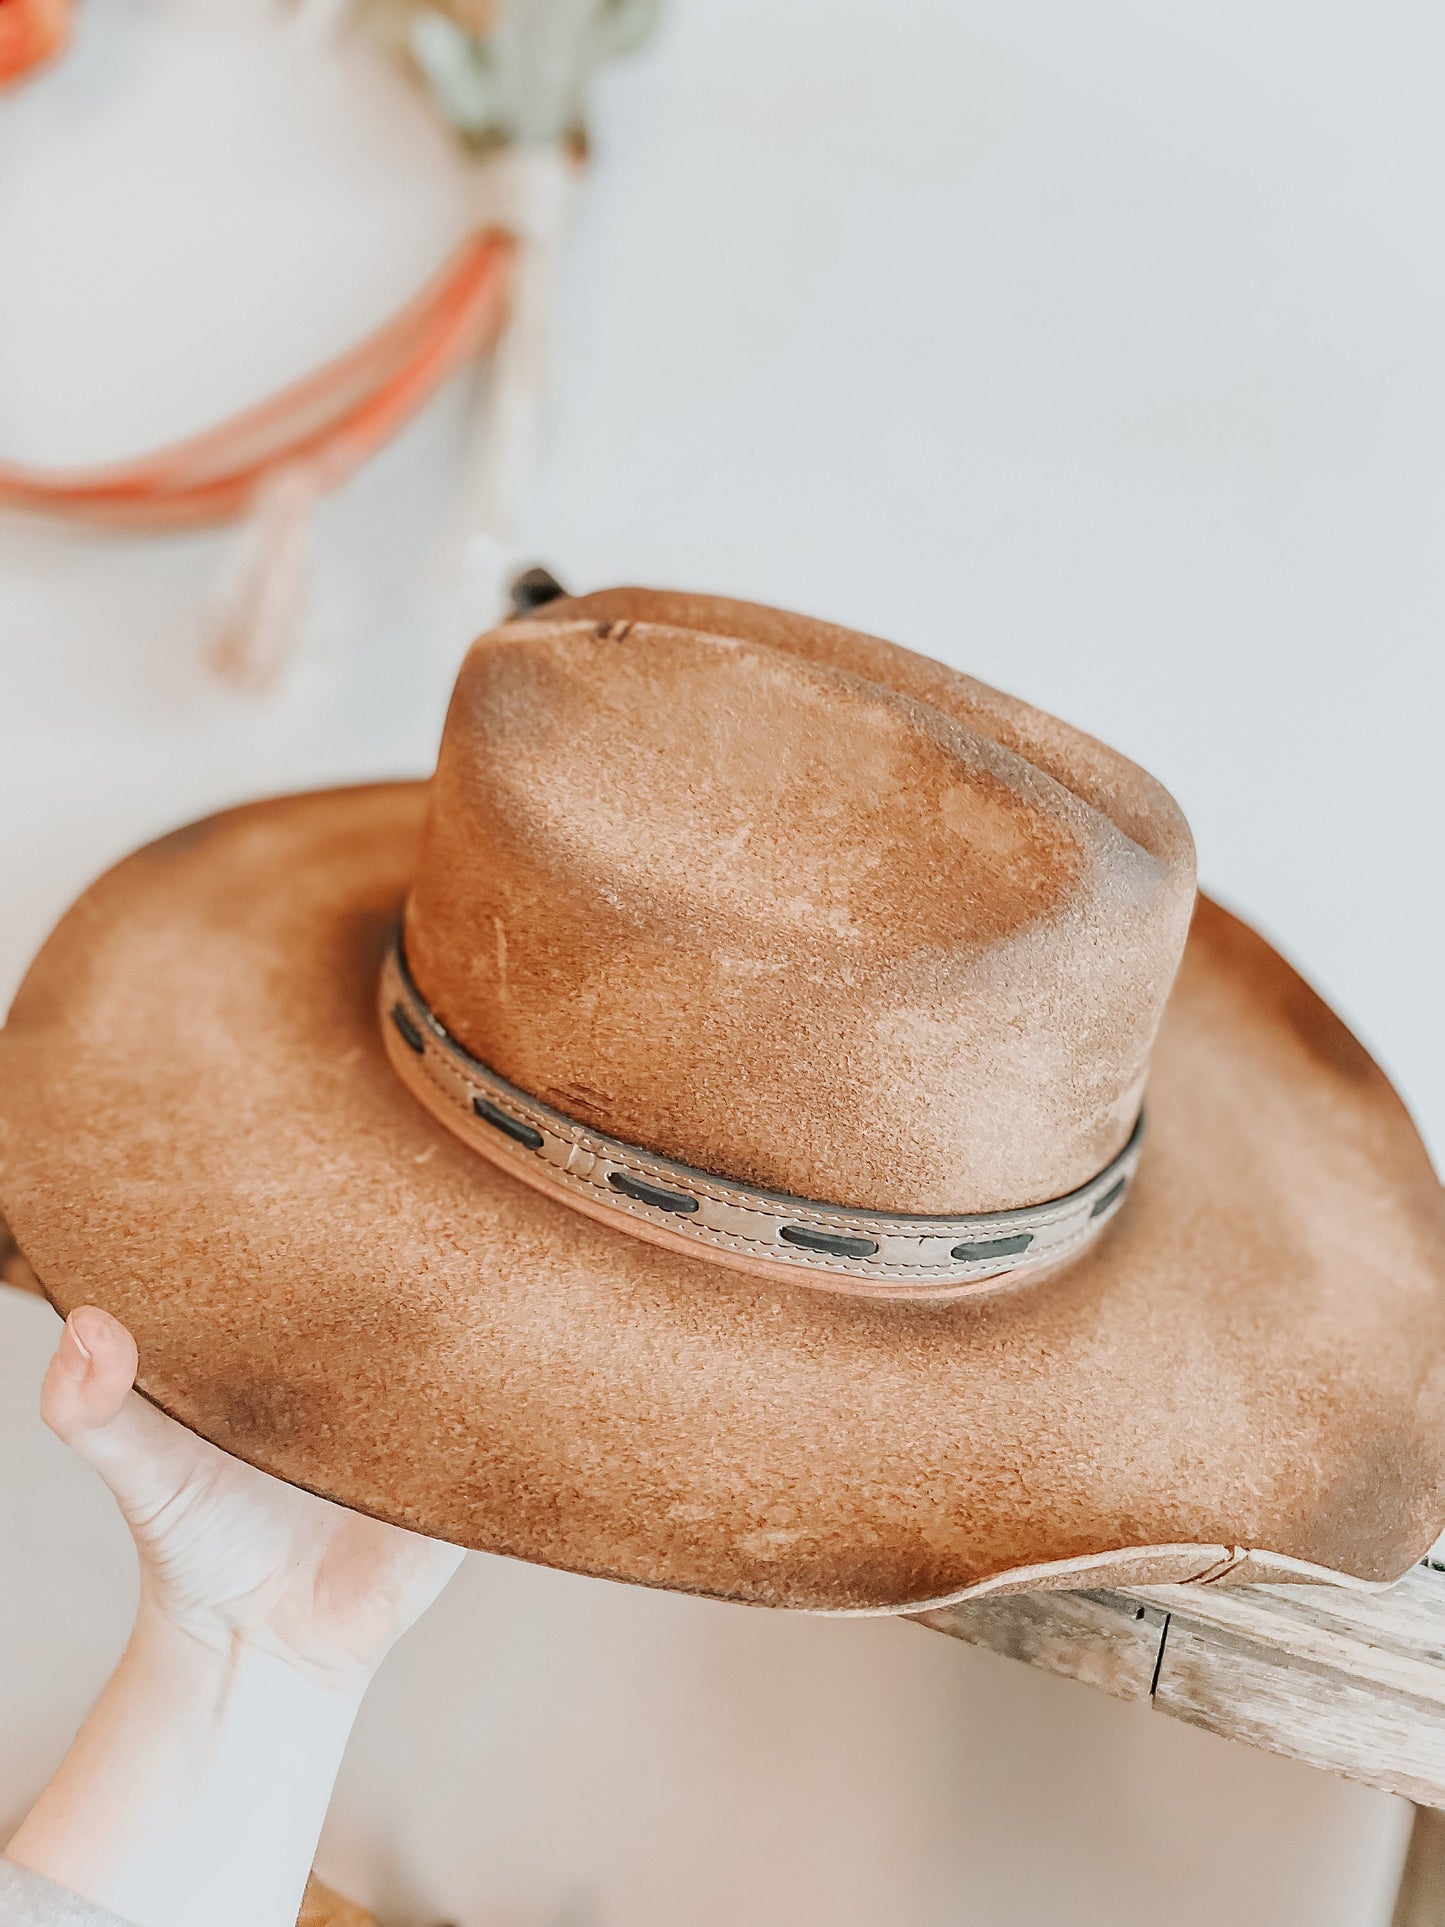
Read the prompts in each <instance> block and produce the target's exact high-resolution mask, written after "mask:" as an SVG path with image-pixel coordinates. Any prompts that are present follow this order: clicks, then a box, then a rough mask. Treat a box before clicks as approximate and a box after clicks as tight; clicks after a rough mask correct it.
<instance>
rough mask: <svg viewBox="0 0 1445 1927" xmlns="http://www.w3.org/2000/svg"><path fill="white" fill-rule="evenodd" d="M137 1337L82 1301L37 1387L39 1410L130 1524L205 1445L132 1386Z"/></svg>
mask: <svg viewBox="0 0 1445 1927" xmlns="http://www.w3.org/2000/svg"><path fill="white" fill-rule="evenodd" d="M137 1364H138V1354H137V1351H136V1342H135V1340H134V1339H133V1338H132V1337H131V1335H130V1333H129V1332H128V1331H127V1330H126V1328H125V1326H124V1325H122V1324H121V1322H120V1320H119V1319H117V1318H112V1317H111V1315H110V1313H109V1312H108V1311H101V1310H100V1308H99V1307H98V1306H96V1305H82V1306H81V1307H80V1308H79V1309H78V1310H77V1311H73V1312H72V1313H71V1314H70V1316H69V1317H68V1318H67V1319H66V1321H65V1329H64V1330H63V1331H62V1332H61V1334H60V1344H59V1346H58V1347H57V1349H56V1353H55V1356H54V1358H52V1359H51V1361H50V1366H49V1369H48V1370H47V1372H46V1374H45V1382H44V1384H43V1385H42V1386H41V1390H40V1415H41V1417H42V1418H43V1419H44V1420H45V1423H46V1424H47V1425H48V1426H49V1427H50V1429H51V1431H52V1432H54V1433H55V1435H56V1437H57V1438H60V1439H63V1440H64V1441H65V1443H66V1444H67V1445H68V1446H69V1447H70V1449H71V1450H72V1451H73V1452H74V1453H76V1454H77V1456H78V1457H80V1458H82V1459H84V1460H85V1462H86V1464H87V1465H89V1466H91V1467H92V1468H93V1469H94V1470H95V1471H96V1472H98V1473H99V1474H100V1476H101V1478H102V1479H103V1480H104V1481H105V1483H106V1484H107V1485H108V1486H109V1487H110V1489H111V1491H112V1493H113V1494H114V1495H115V1497H116V1499H117V1501H118V1502H119V1504H120V1508H121V1510H122V1512H124V1513H125V1515H126V1517H127V1518H128V1519H130V1520H131V1522H132V1524H136V1523H141V1522H144V1520H145V1519H147V1518H148V1517H149V1516H151V1515H153V1514H154V1512H155V1511H156V1510H157V1509H158V1508H159V1507H160V1506H162V1505H164V1504H165V1502H166V1500H167V1499H169V1498H170V1497H172V1496H173V1495H174V1494H175V1493H176V1492H177V1491H178V1490H179V1489H180V1487H181V1486H182V1485H183V1484H184V1483H185V1480H186V1477H187V1475H188V1473H190V1472H191V1471H192V1470H193V1469H194V1460H195V1457H196V1454H197V1452H198V1451H204V1450H205V1448H204V1447H203V1446H202V1444H201V1441H200V1440H199V1439H194V1438H192V1437H191V1435H190V1434H189V1433H188V1432H186V1431H185V1430H184V1429H183V1428H182V1427H181V1426H179V1425H177V1424H176V1422H175V1420H174V1419H169V1418H167V1417H166V1416H165V1414H164V1413H163V1412H158V1411H157V1410H156V1409H155V1408H154V1407H153V1406H150V1405H147V1404H146V1402H145V1401H144V1400H143V1399H142V1398H140V1397H139V1396H138V1395H137V1394H136V1393H135V1392H134V1391H133V1390H132V1389H131V1388H132V1387H133V1385H134V1384H135V1375H136V1367H137Z"/></svg>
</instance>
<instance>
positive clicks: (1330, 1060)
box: [0, 784, 1445, 1612]
mask: <svg viewBox="0 0 1445 1927" xmlns="http://www.w3.org/2000/svg"><path fill="white" fill-rule="evenodd" d="M424 800H425V788H424V786H422V785H420V784H400V785H384V786H376V787H370V788H365V789H355V790H340V791H328V792H323V793H319V794H315V795H305V796H295V797H286V798H282V799H279V800H276V801H273V802H268V803H262V804H256V805H252V806H249V807H247V808H244V809H240V810H235V811H231V812H228V813H226V814H224V815H221V816H218V817H212V818H210V819H208V820H207V821H205V822H203V823H200V824H196V825H194V826H192V827H191V828H189V829H186V830H182V831H178V832H177V833H176V834H174V835H173V836H170V837H167V838H165V839H163V840H162V841H161V842H159V843H156V844H153V845H152V846H150V847H149V848H148V849H145V850H143V851H140V852H138V853H137V854H136V855H134V856H132V857H130V858H128V859H127V860H126V861H125V862H123V863H122V864H120V865H119V866H118V867H117V868H116V869H114V870H113V871H111V872H110V873H109V875H107V876H106V877H104V878H103V879H102V880H101V881H100V882H99V883H97V884H96V885H94V886H93V887H92V888H91V889H90V890H89V891H88V892H87V893H86V894H85V896H84V897H82V898H81V900H80V901H79V903H78V904H77V905H76V906H75V907H74V908H73V909H72V910H71V912H70V913H69V915H68V916H67V917H66V918H65V920H64V921H63V923H62V924H61V925H60V927H59V929H58V930H57V931H56V933H55V934H54V936H53V937H52V938H51V939H50V941H49V943H48V944H47V945H46V947H45V948H44V950H43V951H42V952H41V954H40V956H39V958H38V959H37V961H36V962H35V964H34V965H33V966H32V969H31V971H30V974H29V976H28V977H27V979H26V981H25V984H24V986H23V988H22V990H21V992H20V994H19V996H18V998H17V1000H16V1003H15V1006H14V1009H13V1011H12V1013H11V1016H10V1019H9V1022H8V1024H7V1025H6V1027H5V1029H4V1030H3V1031H0V1208H3V1210H4V1213H5V1215H6V1216H7V1217H8V1219H9V1221H10V1223H11V1225H12V1226H13V1228H14V1231H15V1234H16V1236H17V1238H18V1239H19V1242H20V1245H21V1247H22V1249H23V1250H24V1252H25V1254H26V1256H27V1257H28V1259H29V1260H30V1262H31V1264H32V1265H33V1267H34V1269H35V1272H36V1273H37V1274H38V1276H39V1278H40V1280H41V1281H42V1283H43V1286H44V1288H45V1290H46V1292H47V1294H48V1295H49V1296H50V1298H51V1299H52V1301H53V1302H54V1304H55V1305H56V1306H57V1308H58V1309H59V1310H61V1311H62V1312H64V1311H68V1310H69V1309H71V1308H73V1307H74V1306H76V1305H78V1304H83V1303H95V1304H99V1305H102V1306H104V1307H106V1308H107V1309H108V1310H110V1311H112V1312H113V1313H115V1315H116V1316H117V1317H119V1318H121V1319H123V1320H124V1321H125V1322H126V1323H127V1324H128V1325H129V1326H130V1328H131V1329H132V1331H133V1332H134V1333H135V1336H136V1338H137V1341H138V1343H139V1346H140V1354H141V1361H142V1372H141V1379H140V1385H141V1389H142V1390H143V1392H144V1393H145V1395H146V1396H147V1397H149V1398H150V1399H152V1400H153V1401H154V1402H155V1403H156V1404H157V1405H159V1406H160V1407H161V1408H162V1409H164V1410H165V1411H167V1412H169V1413H171V1414H172V1415H173V1416H175V1417H176V1418H178V1419H179V1420H180V1421H181V1422H182V1423H183V1424H185V1425H187V1426H189V1427H191V1428H192V1429H193V1430H194V1431H196V1432H198V1433H200V1434H201V1435H202V1436H204V1437H205V1438H208V1439H211V1440H213V1441H214V1442H215V1443H216V1444H218V1445H220V1446H223V1447H224V1448H225V1449H226V1450H228V1451H230V1452H232V1453H235V1454H236V1455H237V1456H238V1457H240V1458H242V1459H245V1460H248V1461H250V1462H251V1463H253V1464H255V1465H257V1466H260V1467H262V1468H263V1469H264V1470H266V1471H268V1472H271V1473H274V1474H275V1475H276V1476H277V1477H279V1478H282V1479H285V1480H288V1481H290V1482H291V1483H293V1484H296V1485H299V1486H304V1487H306V1488H308V1489H309V1490H312V1491H315V1492H319V1493H321V1494H323V1495H325V1496H326V1497H329V1498H332V1499H335V1500H337V1501H339V1502H340V1503H342V1504H344V1505H347V1506H350V1507H353V1508H355V1509H357V1510H359V1511H362V1512H367V1513H371V1514H374V1515H376V1516H377V1517H380V1518H384V1519H388V1520H392V1521H394V1522H396V1523H399V1524H402V1525H405V1526H408V1527H410V1528H412V1529H413V1530H415V1531H418V1532H422V1533H426V1534H429V1535H432V1536H434V1537H438V1538H443V1539H448V1540H451V1541H454V1542H456V1543H458V1544H461V1545H466V1546H472V1547H478V1548H482V1549H485V1550H488V1551H492V1552H499V1553H505V1554H509V1555H512V1556H515V1557H519V1558H524V1559H529V1560H534V1561H538V1562H540V1563H542V1564H546V1565H554V1566H561V1567H566V1568H568V1569H571V1570H573V1571H578V1572H586V1573H592V1574H599V1575H603V1576H606V1577H609V1578H614V1579H624V1580H631V1581H636V1582H640V1583H643V1584H648V1585H655V1586H666V1587H671V1588H676V1589H680V1590H684V1591H689V1592H698V1593H707V1594H712V1595H716V1596H719V1597H723V1598H728V1599H734V1600H742V1601H748V1602H753V1603H758V1604H767V1605H775V1606H790V1607H799V1608H805V1609H810V1610H815V1611H843V1612H898V1611H904V1610H918V1609H920V1608H922V1607H925V1606H931V1605H936V1604H941V1603H944V1602H946V1601H949V1600H953V1599H957V1598H960V1597H963V1596H965V1595H967V1594H968V1593H970V1592H976V1591H982V1590H1007V1589H1021V1588H1026V1587H1028V1588H1032V1587H1037V1586H1041V1585H1058V1586H1084V1585H1091V1584H1106V1583H1107V1584H1114V1585H1117V1584H1127V1583H1134V1584H1148V1583H1162V1582H1167V1581H1175V1580H1184V1579H1200V1578H1208V1579H1212V1580H1218V1579H1220V1578H1226V1579H1235V1580H1237V1579H1243V1578H1251V1579H1260V1578H1275V1579H1298V1578H1333V1579H1337V1580H1344V1581H1354V1582H1357V1583H1379V1582H1384V1581H1388V1580H1390V1579H1393V1578H1396V1577H1398V1576H1399V1575H1400V1574H1401V1573H1402V1572H1403V1571H1404V1570H1405V1569H1406V1568H1407V1567H1408V1566H1409V1565H1410V1564H1411V1563H1412V1562H1413V1561H1414V1560H1416V1559H1418V1558H1419V1557H1420V1556H1421V1555H1422V1554H1423V1553H1424V1552H1425V1550H1426V1549H1427V1548H1428V1547H1429V1545H1430V1544H1431V1542H1432V1541H1433V1539H1434V1537H1435V1535H1436V1534H1437V1532H1438V1531H1439V1529H1440V1526H1441V1524H1442V1523H1445V1211H1442V1202H1441V1192H1440V1187H1439V1185H1438V1183H1437V1181H1436V1179H1435V1176H1434V1173H1433V1171H1432V1170H1431V1167H1430V1164H1429V1161H1428V1159H1427V1157H1426V1155H1425V1152H1424V1150H1423V1148H1422V1146H1421V1144H1420V1141H1419V1138H1418V1136H1417V1134H1416V1132H1415V1130H1414V1128H1413V1126H1412V1125H1411V1123H1410V1120H1409V1118H1408V1116H1407V1114H1406V1113H1405V1111H1404V1109H1403V1107H1402V1106H1401V1104H1400V1102H1399V1100H1398V1098H1397V1097H1396V1096H1395V1094H1394V1092H1393V1091H1392V1089H1391V1087H1390V1085H1389V1083H1388V1082H1387V1080H1386V1079H1385V1077H1384V1076H1383V1074H1382V1073H1381V1072H1380V1070H1379V1069H1378V1068H1377V1067H1376V1065H1375V1064H1374V1063H1373V1062H1372V1061H1371V1060H1370V1058H1369V1057H1368V1056H1367V1055H1366V1053H1365V1052H1364V1050H1363V1049H1362V1048H1361V1047H1360V1045H1359V1044H1358V1043H1356V1041H1355V1040H1354V1038H1353V1037H1351V1036H1350V1034H1349V1033H1348V1032H1347V1031H1346V1030H1345V1028H1344V1027H1343V1025H1342V1024H1340V1022H1339V1020H1338V1019H1337V1018H1335V1017H1334V1016H1333V1014H1332V1013H1331V1012H1330V1011H1329V1010H1328V1009H1327V1008H1326V1007H1325V1006H1324V1005H1323V1004H1322V1003H1321V1002H1320V1000H1319V999H1318V998H1317V997H1316V996H1315V995H1314V993H1313V992H1312V991H1310V990H1309V989H1308V988H1307V987H1306V986H1305V985H1304V984H1303V983H1302V982H1301V980H1300V979H1299V978H1298V977H1297V976H1296V975H1295V973H1294V972H1293V971H1292V970H1291V969H1290V968H1289V966H1288V965H1287V964H1285V963H1284V962H1283V961H1282V960H1281V959H1280V958H1279V957H1278V956H1277V955H1276V954H1275V952H1274V951H1272V950H1271V949H1270V948H1269V946H1268V945H1267V944H1266V943H1265V942H1264V941H1263V940H1262V939H1261V938H1260V937H1258V936H1256V935H1255V934H1254V933H1253V932H1251V931H1250V930H1248V929H1247V928H1246V927H1245V926H1244V925H1242V924H1241V923H1239V922H1238V921H1237V920H1236V919H1234V918H1233V917H1231V916H1229V915H1228V914H1227V913H1225V912H1224V911H1222V910H1220V909H1219V908H1218V907H1217V906H1215V905H1213V904H1210V903H1209V902H1207V901H1204V900H1201V902H1200V905H1199V910H1198V913H1197V915H1196V918H1195V923H1194V927H1193V931H1192V934H1191V937H1190V940H1189V944H1188V948H1187V952H1186V956H1185V960H1184V964H1183V968H1182V970H1181V973H1180V977H1179V980H1178V983H1177V985H1176V988H1175V990H1174V992H1173V995H1172V998H1171V1001H1170V1004H1169V1007H1168V1011H1167V1014H1166V1017H1165V1021H1164V1025H1163V1029H1162V1032H1161V1035H1160V1038H1159V1043H1158V1047H1157V1051H1156V1055H1155V1059H1154V1063H1153V1067H1152V1071H1151V1077H1150V1085H1149V1096H1148V1106H1149V1129H1148V1138H1147V1141H1146V1145H1145V1151H1144V1156H1143V1160H1142V1164H1141V1167H1140V1171H1139V1175H1138V1178H1137V1179H1136V1181H1135V1185H1134V1188H1133V1193H1132V1196H1131V1197H1130V1199H1129V1200H1128V1202H1127V1204H1126V1206H1125V1207H1124V1209H1123V1210H1122V1211H1121V1213H1120V1214H1119V1216H1118V1218H1117V1220H1116V1221H1115V1222H1114V1223H1113V1224H1112V1225H1111V1226H1110V1227H1109V1229H1108V1230H1107V1231H1106V1233H1105V1234H1104V1235H1103V1237H1102V1239H1101V1240H1100V1242H1099V1244H1098V1245H1097V1246H1096V1247H1095V1248H1094V1249H1093V1250H1092V1251H1091V1252H1090V1253H1089V1254H1088V1255H1086V1256H1085V1257H1084V1258H1082V1259H1080V1260H1079V1261H1078V1262H1077V1263H1076V1264H1074V1265H1073V1266H1072V1267H1071V1268H1070V1269H1068V1270H1067V1271H1065V1272H1063V1273H1062V1274H1059V1275H1056V1276H1054V1277H1051V1278H1049V1279H1047V1280H1045V1281H1043V1282H1040V1283H1039V1284H1038V1285H1037V1286H1034V1287H1030V1288H1023V1289H1020V1290H1019V1291H1017V1292H1014V1293H1004V1294H1001V1295H999V1296H998V1297H995V1298H990V1299H985V1300H982V1301H979V1302H963V1303H959V1304H953V1305H937V1306H929V1305H894V1304H879V1303H875V1302H871V1301H867V1300H857V1299H850V1298H845V1297H838V1296H834V1295H829V1294H823V1293H819V1292H816V1291H813V1290H810V1289H808V1288H807V1286H806V1285H798V1284H791V1283H773V1282H769V1281H767V1280H763V1279H756V1278H750V1277H747V1276H745V1275H742V1274H739V1273H738V1272H736V1271H734V1270H730V1269H725V1268H723V1267H721V1266H717V1265H714V1264H710V1263H709V1262H707V1261H706V1260H704V1259H700V1258H694V1257H687V1256H683V1255H681V1254H677V1253H674V1252H671V1251H668V1250H665V1249H661V1248H659V1247H657V1246H655V1245H653V1244H649V1243H646V1242H643V1241H641V1240H638V1239H635V1238H632V1237H629V1236H627V1235H626V1234H624V1233H620V1232H617V1231H615V1230H612V1229H609V1228H607V1227H605V1226H603V1225H600V1224H598V1223H595V1222H593V1221H592V1220H591V1219H589V1218H586V1217H583V1216H580V1215H578V1214H577V1213H576V1212H574V1211H572V1210H570V1209H568V1208H567V1207H566V1206H565V1205H562V1204H559V1203H556V1202H554V1201H552V1200H551V1199H549V1198H547V1197H544V1196H543V1195H541V1194H540V1193H538V1192H537V1191H535V1190H532V1189H530V1188H528V1187H527V1186H524V1185H522V1184H519V1183H518V1182H517V1181H516V1180H515V1179H513V1178H511V1177H509V1176H507V1175H506V1174H505V1173H504V1172H503V1171H501V1170H499V1169H497V1168H496V1167H495V1166H493V1165H492V1164H490V1163H489V1162H487V1161H485V1160H484V1159H482V1158H480V1157H478V1156H476V1155H475V1154H474V1153H473V1152H470V1151H469V1150H467V1149H466V1147H464V1146H463V1145H462V1144H461V1143H459V1142H458V1141H457V1140H456V1139H454V1138H453V1137H452V1136H451V1135H450V1134H449V1133H448V1132H447V1131H446V1130H445V1129H444V1128H443V1127H442V1126H441V1125H439V1124H438V1123H437V1122H436V1121H435V1120H434V1119H433V1118H432V1117H431V1116H429V1115H428V1114H427V1112H425V1111H424V1110H423V1109H422V1108H421V1107H420V1106H419V1105H418V1104H417V1103H416V1102H415V1101H414V1100H413V1099H412V1098H411V1097H410V1096H409V1095H408V1094H407V1093H406V1091H405V1090H404V1089H402V1087H401V1086H400V1084H399V1083H398V1082H397V1080H396V1078H395V1076H394V1075H393V1073H392V1072H391V1070H390V1069H389V1067H388V1065H387V1061H386V1058H385V1055H384V1052H383V1048H382V1043H381V1039H380V1035H379V1032H378V1025H377V1015H376V1003H375V987H376V975H377V970H378V968H379V965H380V962H381V958H382V954H383V951H384V947H385V945H386V943H387V941H388V939H389V937H390V935H391V934H392V932H393V930H394V929H395V927H396V923H397V919H398V916H399V912H400V908H401V903H402V899H403V896H404V894H405V891H406V888H407V885H408V881H409V878H410V876H411V873H412V869H413V865H414V861H415V856H416V848H417V842H418V836H419V831H420V824H421V815H422V810H423V806H424ZM685 1021H686V1016H685V1014H683V1013H680V1014H679V1022H685Z"/></svg>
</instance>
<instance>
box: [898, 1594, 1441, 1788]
mask: <svg viewBox="0 0 1445 1927" xmlns="http://www.w3.org/2000/svg"><path fill="white" fill-rule="evenodd" d="M917 1620H918V1624H919V1625H922V1626H929V1627H932V1628H933V1629H934V1631H936V1632H941V1633H948V1634H949V1635H950V1636H951V1637H952V1638H954V1639H963V1640H967V1641H968V1642H969V1644H970V1645H973V1646H986V1647H988V1649H989V1650H990V1651H991V1652H995V1653H1002V1654H1004V1655H1005V1656H1006V1657H1007V1658H1009V1659H1021V1660H1023V1661H1025V1663H1026V1664H1028V1665H1030V1666H1039V1667H1042V1668H1043V1670H1044V1671H1045V1672H1049V1673H1061V1674H1063V1676H1064V1677H1065V1678H1066V1679H1078V1680H1083V1681H1084V1682H1085V1683H1086V1684H1087V1685H1090V1686H1097V1687H1100V1688H1102V1690H1103V1691H1104V1692H1106V1693H1112V1694H1113V1695H1114V1696H1115V1697H1116V1698H1117V1699H1127V1700H1144V1701H1147V1702H1148V1703H1149V1704H1150V1705H1151V1706H1154V1707H1155V1708H1157V1709H1158V1711H1160V1712H1161V1713H1169V1714H1172V1715H1173V1717H1174V1718H1175V1719H1180V1720H1186V1721H1188V1723H1189V1724H1190V1725H1191V1726H1202V1727H1205V1728H1206V1729H1207V1730H1208V1731H1209V1732H1211V1733H1221V1734H1223V1735H1224V1736H1225V1738H1226V1739H1232V1740H1245V1741H1247V1742H1248V1743H1249V1744H1250V1745H1251V1746H1262V1747H1265V1748H1267V1749H1268V1750H1269V1751H1270V1752H1272V1753H1283V1754H1284V1755H1286V1756H1287V1757H1288V1758H1289V1759H1292V1760H1303V1761H1304V1762H1305V1763H1306V1764H1307V1765H1309V1766H1317V1767H1323V1768H1324V1769H1325V1770H1326V1771H1327V1772H1330V1773H1341V1774H1344V1775H1345V1776H1346V1777H1347V1778H1349V1779H1352V1780H1363V1781H1364V1782H1365V1783H1366V1784H1367V1785H1369V1786H1375V1787H1381V1788H1383V1789H1384V1790H1385V1791H1386V1792H1387V1793H1400V1794H1403V1795H1404V1796H1405V1797H1406V1798H1407V1799H1410V1800H1413V1801H1415V1802H1416V1804H1417V1805H1420V1806H1427V1807H1441V1808H1445V1561H1432V1562H1427V1563H1426V1564H1425V1565H1421V1566H1417V1567H1416V1568H1415V1570H1414V1571H1413V1572H1411V1573H1409V1574H1408V1575H1407V1576H1406V1577H1405V1578H1404V1579H1402V1580H1401V1581H1400V1583H1399V1584H1398V1585H1397V1586H1392V1587H1391V1588H1390V1589H1389V1590H1388V1591H1387V1592H1378V1593H1365V1592H1353V1591H1350V1590H1348V1589H1346V1588H1344V1587H1335V1586H1240V1587H1238V1588H1236V1589H1233V1590H1226V1589H1211V1588H1210V1587H1208V1586H1141V1587H1137V1588H1132V1589H1130V1590H1128V1591H1121V1592H1080V1593H1067V1592H1038V1593H1021V1594H1015V1595H1012V1596H1010V1597H1005V1598H997V1599H979V1600H971V1601H966V1602H965V1603H964V1604H963V1605H960V1606H947V1607H944V1608H943V1609H942V1610H941V1611H938V1612H930V1613H920V1614H918V1615H917Z"/></svg>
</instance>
